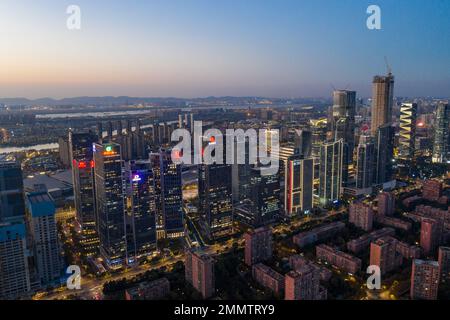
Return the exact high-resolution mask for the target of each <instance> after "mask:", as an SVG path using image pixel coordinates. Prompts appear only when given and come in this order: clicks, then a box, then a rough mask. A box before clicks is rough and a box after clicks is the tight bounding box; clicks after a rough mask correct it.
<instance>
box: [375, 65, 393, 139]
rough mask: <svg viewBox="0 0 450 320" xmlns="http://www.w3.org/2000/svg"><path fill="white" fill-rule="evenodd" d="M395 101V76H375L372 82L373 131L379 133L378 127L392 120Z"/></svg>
mask: <svg viewBox="0 0 450 320" xmlns="http://www.w3.org/2000/svg"><path fill="white" fill-rule="evenodd" d="M393 102H394V76H393V75H392V74H391V73H389V74H388V75H387V76H375V77H374V78H373V82H372V124H371V132H372V135H373V136H376V135H377V132H378V128H380V127H381V126H383V125H386V124H390V123H391V121H392V106H393Z"/></svg>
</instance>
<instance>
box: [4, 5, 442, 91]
mask: <svg viewBox="0 0 450 320" xmlns="http://www.w3.org/2000/svg"><path fill="white" fill-rule="evenodd" d="M70 4H77V5H79V6H80V7H81V12H82V25H81V27H82V28H81V30H80V31H69V30H68V29H67V28H66V19H67V17H68V15H67V14H66V8H67V6H68V5H70ZM370 4H377V5H379V6H380V7H381V10H382V12H381V13H382V30H379V31H372V30H368V29H367V28H366V19H367V17H368V15H367V14H366V9H367V7H368V5H370ZM449 14H450V1H448V0H370V1H366V0H240V1H238V0H148V1H143V0H142V1H139V0H128V1H119V0H89V1H88V0H71V1H65V0H39V1H35V0H19V1H18V0H2V1H1V2H0V35H1V41H0V97H28V98H38V97H55V98H61V97H73V96H82V95H83V96H84V95H90V96H103V95H114V96H119V95H130V96H146V97H150V96H176V97H197V96H210V95H215V96H221V95H233V96H256V95H258V96H267V97H312V96H325V97H326V96H330V92H331V90H332V86H334V87H336V88H351V89H354V90H356V91H358V95H360V96H368V95H370V85H371V79H372V76H373V75H375V74H382V73H385V72H386V67H385V63H384V56H387V57H388V59H389V63H390V65H391V66H392V69H393V73H394V74H395V76H396V95H401V96H426V95H434V96H449V95H450V19H449Z"/></svg>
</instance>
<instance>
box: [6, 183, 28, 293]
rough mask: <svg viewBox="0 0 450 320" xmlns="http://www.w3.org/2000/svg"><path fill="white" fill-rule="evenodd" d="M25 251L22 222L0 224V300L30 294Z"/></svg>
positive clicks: (24, 232) (24, 234)
mask: <svg viewBox="0 0 450 320" xmlns="http://www.w3.org/2000/svg"><path fill="white" fill-rule="evenodd" d="M0 180H1V179H0ZM22 201H23V200H22ZM26 251H27V245H26V231H25V224H24V223H23V222H16V223H0V298H1V299H18V298H20V297H22V296H24V295H26V294H27V293H29V292H30V290H31V284H30V272H29V266H28V259H27V254H26Z"/></svg>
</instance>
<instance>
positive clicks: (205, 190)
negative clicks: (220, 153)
mask: <svg viewBox="0 0 450 320" xmlns="http://www.w3.org/2000/svg"><path fill="white" fill-rule="evenodd" d="M198 172H199V178H198V194H199V204H200V210H199V211H200V213H201V214H202V215H203V216H204V220H203V222H204V223H203V227H204V229H205V233H206V235H207V237H208V238H209V239H217V238H220V237H224V236H227V235H230V234H231V233H232V231H233V200H232V181H231V179H232V175H231V165H229V164H201V165H200V166H199V169H198Z"/></svg>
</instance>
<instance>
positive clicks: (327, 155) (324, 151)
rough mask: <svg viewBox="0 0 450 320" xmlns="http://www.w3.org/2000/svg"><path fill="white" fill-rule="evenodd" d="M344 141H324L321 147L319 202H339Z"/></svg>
mask: <svg viewBox="0 0 450 320" xmlns="http://www.w3.org/2000/svg"><path fill="white" fill-rule="evenodd" d="M343 145H344V144H343V141H342V140H339V141H336V142H331V143H324V144H323V145H322V146H321V148H320V168H319V203H320V204H321V205H322V206H328V205H330V204H333V203H335V202H338V201H339V199H340V197H341V190H342V155H343Z"/></svg>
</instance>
